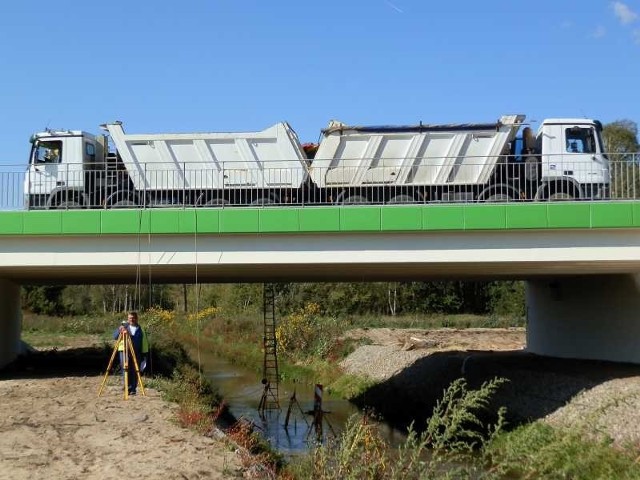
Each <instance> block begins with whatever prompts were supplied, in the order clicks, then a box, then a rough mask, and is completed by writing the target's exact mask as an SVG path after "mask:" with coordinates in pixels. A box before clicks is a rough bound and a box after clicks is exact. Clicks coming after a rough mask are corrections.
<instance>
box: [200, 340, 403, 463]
mask: <svg viewBox="0 0 640 480" xmlns="http://www.w3.org/2000/svg"><path fill="white" fill-rule="evenodd" d="M201 359H202V369H203V371H204V374H205V375H206V376H207V378H209V379H210V380H211V381H212V382H213V384H214V385H215V386H216V388H217V389H218V390H219V392H220V393H221V394H222V396H223V397H224V400H225V402H226V403H227V404H228V405H229V407H230V410H231V413H233V415H234V416H235V417H236V418H244V419H246V420H248V421H250V422H251V423H253V424H254V425H255V426H256V427H257V428H258V429H259V430H260V431H261V433H262V435H263V436H264V437H265V438H266V439H268V440H269V442H270V443H271V445H272V446H273V447H274V448H276V449H278V450H279V451H280V452H282V453H284V454H289V455H292V454H295V453H298V452H303V451H306V450H307V449H308V448H309V446H311V445H313V444H314V442H315V441H316V436H315V433H314V432H313V431H312V428H311V424H312V421H313V417H312V415H310V414H308V413H306V414H303V413H302V412H310V411H312V410H313V387H311V386H309V385H300V384H295V383H293V382H286V381H285V382H280V385H279V389H278V390H279V400H280V407H281V410H268V411H266V412H265V418H260V415H259V414H258V404H259V403H260V397H261V395H262V390H263V385H262V383H260V376H259V374H258V373H256V372H251V371H248V370H245V369H243V368H242V367H239V366H237V365H234V364H232V363H230V362H229V361H227V360H224V359H221V358H219V357H216V356H215V355H212V354H210V353H202V352H201ZM294 391H295V395H296V399H297V404H293V405H292V408H291V417H290V420H289V428H288V429H285V428H284V423H285V418H286V413H287V408H288V407H289V403H290V398H291V397H292V395H293V393H294ZM301 410H302V412H301ZM323 410H324V411H325V412H328V413H327V414H326V416H325V423H324V424H323V436H324V439H326V438H327V437H331V436H332V433H331V431H332V430H334V431H335V432H336V433H337V434H338V435H339V434H340V432H341V431H342V429H343V427H344V424H345V423H346V421H347V419H348V418H349V417H350V416H351V415H352V414H354V413H356V412H358V408H357V407H356V406H355V405H353V404H352V403H350V402H348V401H347V400H343V399H340V398H333V397H331V396H330V395H328V394H327V393H326V392H325V393H324V398H323ZM381 430H382V432H383V435H384V436H385V437H386V439H387V440H388V441H389V442H390V443H391V444H397V443H398V442H399V441H402V439H404V435H403V434H401V433H400V432H398V431H395V430H393V429H392V428H391V427H388V426H387V425H381Z"/></svg>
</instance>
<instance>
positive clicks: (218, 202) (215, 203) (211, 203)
mask: <svg viewBox="0 0 640 480" xmlns="http://www.w3.org/2000/svg"><path fill="white" fill-rule="evenodd" d="M225 205H229V202H228V201H227V200H225V199H224V198H212V199H211V200H208V201H207V202H205V204H204V206H205V207H224V206H225Z"/></svg>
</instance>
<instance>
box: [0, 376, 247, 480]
mask: <svg viewBox="0 0 640 480" xmlns="http://www.w3.org/2000/svg"><path fill="white" fill-rule="evenodd" d="M117 380H119V379H115V378H113V377H110V379H109V384H110V386H108V387H106V389H105V391H104V392H103V394H102V396H101V397H98V396H97V391H98V387H99V386H100V384H101V381H102V377H99V376H86V377H76V376H69V377H52V378H17V379H0V479H13V480H20V479H30V480H36V479H89V478H91V479H97V478H100V479H119V480H123V479H129V478H130V479H143V478H156V479H157V478H162V479H165V478H166V479H174V478H175V479H210V478H230V477H234V476H241V473H239V472H240V462H239V459H238V456H237V455H236V454H235V453H234V452H233V451H232V449H231V448H230V447H229V446H227V445H225V444H224V443H222V442H221V441H219V440H214V439H213V438H209V437H205V436H201V435H198V434H197V433H195V432H192V431H190V430H187V429H184V428H181V427H179V426H177V425H176V424H175V423H174V422H173V421H172V418H173V415H174V408H175V406H173V405H172V404H169V403H167V402H164V401H163V400H162V399H161V398H160V395H159V393H158V392H157V391H154V390H151V389H147V392H146V393H147V396H146V397H143V396H142V395H140V392H138V395H137V396H135V397H130V399H129V400H127V401H125V400H123V399H122V389H121V388H120V387H119V385H116V384H117Z"/></svg>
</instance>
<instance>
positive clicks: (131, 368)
mask: <svg viewBox="0 0 640 480" xmlns="http://www.w3.org/2000/svg"><path fill="white" fill-rule="evenodd" d="M122 333H126V334H127V335H129V338H130V339H131V345H132V346H133V351H134V352H135V356H136V362H137V363H138V368H139V369H140V371H142V370H144V367H143V364H144V363H146V356H147V354H148V353H149V341H148V340H147V335H146V333H145V332H144V330H143V329H142V327H141V326H140V325H139V324H138V312H129V313H128V314H127V322H126V323H125V322H122V325H120V326H119V327H118V329H117V330H116V331H115V332H114V333H113V338H114V340H117V339H118V338H119V337H120V335H121V334H122ZM118 352H119V354H120V366H121V367H122V373H123V375H124V341H123V340H122V339H121V340H120V342H119V343H118ZM128 363H129V365H128V377H129V378H128V385H127V389H128V391H129V395H135V394H136V388H137V387H138V375H137V374H136V366H135V363H134V362H133V358H129V362H128Z"/></svg>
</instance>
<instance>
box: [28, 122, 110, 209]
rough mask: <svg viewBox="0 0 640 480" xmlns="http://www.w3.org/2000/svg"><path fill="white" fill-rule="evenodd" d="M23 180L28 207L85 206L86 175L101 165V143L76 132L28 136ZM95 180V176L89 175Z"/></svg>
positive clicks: (49, 131) (96, 139) (86, 134)
mask: <svg viewBox="0 0 640 480" xmlns="http://www.w3.org/2000/svg"><path fill="white" fill-rule="evenodd" d="M31 145H32V146H31V154H30V157H29V167H28V170H27V174H26V175H25V181H24V192H25V203H26V206H27V208H31V209H39V208H77V207H80V206H82V205H85V204H86V203H87V201H86V196H87V191H88V187H89V186H90V185H89V184H91V183H93V182H92V181H91V179H90V178H88V176H87V173H89V172H100V171H101V169H102V168H103V165H104V151H105V148H104V141H103V140H102V141H101V139H100V138H99V137H96V136H94V135H92V134H90V133H87V132H83V131H79V130H46V131H44V132H40V133H36V134H34V135H33V136H32V137H31ZM91 175H92V176H94V177H96V175H97V174H96V173H92V174H91Z"/></svg>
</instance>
